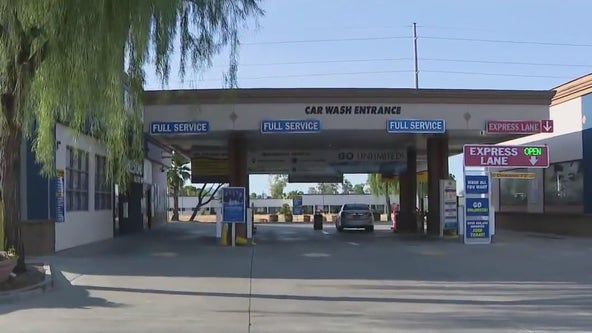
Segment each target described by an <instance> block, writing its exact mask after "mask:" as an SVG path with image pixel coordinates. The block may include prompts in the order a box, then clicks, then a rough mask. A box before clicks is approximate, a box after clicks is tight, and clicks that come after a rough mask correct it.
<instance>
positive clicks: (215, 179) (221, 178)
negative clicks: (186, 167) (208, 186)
mask: <svg viewBox="0 0 592 333" xmlns="http://www.w3.org/2000/svg"><path fill="white" fill-rule="evenodd" d="M228 164H229V162H228V159H225V158H207V157H197V158H193V159H191V182H192V183H227V182H228V177H229V174H230V172H229V165H228Z"/></svg>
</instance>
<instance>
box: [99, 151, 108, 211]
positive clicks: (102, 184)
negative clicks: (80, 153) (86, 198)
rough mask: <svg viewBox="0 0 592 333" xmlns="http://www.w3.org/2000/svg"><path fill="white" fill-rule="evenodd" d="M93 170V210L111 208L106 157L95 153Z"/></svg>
mask: <svg viewBox="0 0 592 333" xmlns="http://www.w3.org/2000/svg"><path fill="white" fill-rule="evenodd" d="M95 171H96V172H95V210H106V209H111V207H112V200H111V199H112V197H111V184H110V182H109V181H108V180H107V158H106V157H105V156H100V155H96V164H95Z"/></svg>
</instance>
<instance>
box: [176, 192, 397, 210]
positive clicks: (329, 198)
mask: <svg viewBox="0 0 592 333" xmlns="http://www.w3.org/2000/svg"><path fill="white" fill-rule="evenodd" d="M390 198H391V202H392V203H398V202H399V196H398V195H391V197H390ZM197 201H198V198H197V197H179V210H180V211H181V213H182V214H190V212H191V211H192V210H193V208H194V207H195V205H197ZM250 203H251V206H252V207H253V208H254V210H255V214H276V213H278V212H279V211H280V209H281V208H282V206H283V205H284V204H287V205H288V206H290V207H292V200H291V199H250ZM348 203H362V204H368V205H370V208H371V209H372V210H374V211H377V212H381V213H383V214H384V213H386V212H387V209H386V198H385V197H384V196H374V195H371V194H304V195H302V210H303V212H304V214H313V212H314V211H315V210H318V209H322V210H323V211H325V212H327V213H333V214H336V213H338V212H339V210H340V209H341V205H343V204H348ZM168 207H169V211H170V210H172V209H173V208H172V207H173V198H172V197H169V205H168ZM220 207H221V203H220V200H212V201H211V202H209V203H208V204H207V205H205V206H203V207H202V208H201V212H200V214H216V211H217V210H218V209H219V208H220Z"/></svg>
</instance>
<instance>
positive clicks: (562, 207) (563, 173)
mask: <svg viewBox="0 0 592 333" xmlns="http://www.w3.org/2000/svg"><path fill="white" fill-rule="evenodd" d="M583 171H584V170H583V167H582V161H581V160H580V161H568V162H560V163H553V164H551V165H550V166H549V168H548V169H545V183H544V184H545V211H561V212H574V213H581V212H582V211H583V194H584V172H583Z"/></svg>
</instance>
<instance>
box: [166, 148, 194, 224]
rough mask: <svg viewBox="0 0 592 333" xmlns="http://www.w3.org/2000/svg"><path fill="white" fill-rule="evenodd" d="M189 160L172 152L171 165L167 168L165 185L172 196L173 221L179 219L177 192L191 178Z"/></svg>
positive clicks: (178, 192) (179, 191)
mask: <svg viewBox="0 0 592 333" xmlns="http://www.w3.org/2000/svg"><path fill="white" fill-rule="evenodd" d="M188 163H189V161H188V160H187V159H186V158H185V157H183V155H180V154H177V153H173V156H172V158H171V166H170V167H169V169H168V170H167V185H168V188H169V191H170V193H171V195H172V196H173V217H172V218H171V219H172V220H173V221H178V220H179V194H180V193H181V189H182V188H183V187H184V186H185V183H186V182H187V181H188V180H189V179H191V169H190V168H189V165H188Z"/></svg>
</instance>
